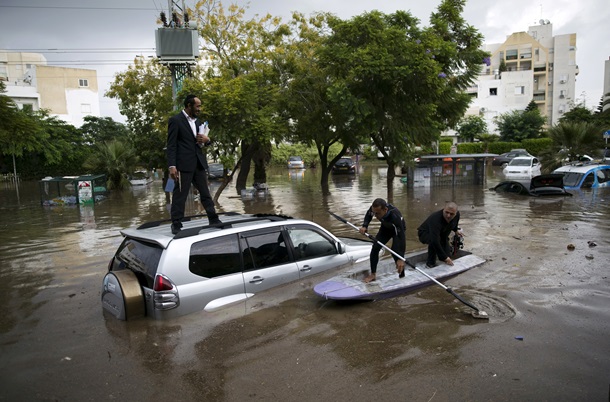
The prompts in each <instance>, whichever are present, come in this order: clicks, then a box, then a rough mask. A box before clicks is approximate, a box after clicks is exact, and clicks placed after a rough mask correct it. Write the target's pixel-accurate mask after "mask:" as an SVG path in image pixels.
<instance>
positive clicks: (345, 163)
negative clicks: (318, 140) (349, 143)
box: [332, 158, 356, 174]
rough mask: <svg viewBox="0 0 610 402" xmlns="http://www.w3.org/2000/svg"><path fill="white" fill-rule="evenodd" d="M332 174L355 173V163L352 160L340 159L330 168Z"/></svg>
mask: <svg viewBox="0 0 610 402" xmlns="http://www.w3.org/2000/svg"><path fill="white" fill-rule="evenodd" d="M332 172H333V173H335V174H336V173H356V162H354V161H353V160H352V158H341V159H339V160H338V161H337V162H335V164H334V165H333V168H332Z"/></svg>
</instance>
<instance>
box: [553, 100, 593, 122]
mask: <svg viewBox="0 0 610 402" xmlns="http://www.w3.org/2000/svg"><path fill="white" fill-rule="evenodd" d="M593 120H594V116H593V113H592V112H591V111H590V110H589V109H587V107H585V106H584V105H583V104H582V103H580V104H577V105H575V106H574V107H573V108H572V109H570V110H568V111H567V112H565V113H564V114H563V115H562V116H561V117H560V118H559V122H558V123H559V124H563V123H592V122H593Z"/></svg>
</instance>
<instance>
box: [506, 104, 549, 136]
mask: <svg viewBox="0 0 610 402" xmlns="http://www.w3.org/2000/svg"><path fill="white" fill-rule="evenodd" d="M495 122H496V125H497V127H498V131H499V132H500V139H501V140H502V141H509V142H510V141H514V142H521V141H523V140H525V139H529V138H538V137H540V134H541V133H542V127H543V126H544V124H545V118H544V117H543V116H542V115H540V112H539V111H538V109H536V110H531V111H522V110H513V111H511V112H508V113H503V114H501V115H500V116H498V117H496V118H495Z"/></svg>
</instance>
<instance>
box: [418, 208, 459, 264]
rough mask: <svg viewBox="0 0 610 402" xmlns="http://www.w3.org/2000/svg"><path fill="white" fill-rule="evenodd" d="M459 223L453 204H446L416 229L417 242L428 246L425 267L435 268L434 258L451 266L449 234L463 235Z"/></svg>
mask: <svg viewBox="0 0 610 402" xmlns="http://www.w3.org/2000/svg"><path fill="white" fill-rule="evenodd" d="M459 223H460V213H459V212H458V206H457V204H456V203H455V202H448V203H447V205H445V208H443V209H441V210H440V211H436V212H433V213H432V214H430V216H429V217H428V219H426V220H425V221H424V223H422V224H421V225H420V226H419V227H418V228H417V235H418V237H419V241H421V242H422V243H424V244H427V245H428V259H427V261H426V266H427V267H428V268H433V267H435V266H436V258H437V257H438V259H439V260H440V261H443V262H444V263H445V264H447V265H453V260H451V257H449V255H450V254H451V252H450V250H449V234H450V233H451V231H454V232H455V233H456V234H458V235H463V233H462V230H461V229H460V228H459V227H458V224H459Z"/></svg>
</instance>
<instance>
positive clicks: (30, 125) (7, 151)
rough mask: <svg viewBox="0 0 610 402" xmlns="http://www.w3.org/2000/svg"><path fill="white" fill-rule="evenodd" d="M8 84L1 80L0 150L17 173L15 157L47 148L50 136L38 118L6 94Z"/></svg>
mask: <svg viewBox="0 0 610 402" xmlns="http://www.w3.org/2000/svg"><path fill="white" fill-rule="evenodd" d="M5 92H6V86H5V85H4V82H3V81H0V150H1V151H0V152H2V155H7V156H10V157H11V158H12V161H13V173H14V174H15V176H16V175H17V165H16V163H15V159H16V158H18V157H21V156H23V154H24V153H27V152H32V151H35V150H37V149H43V150H44V149H45V148H44V147H43V146H44V145H46V144H45V140H46V139H47V138H48V137H49V136H48V134H47V133H46V132H45V131H44V130H42V127H41V125H40V124H37V123H38V120H37V119H36V118H35V117H34V116H33V114H32V113H31V112H30V111H28V110H20V109H19V108H18V107H17V104H16V103H15V102H14V101H13V100H12V99H11V98H9V97H8V96H6V95H4V93H5Z"/></svg>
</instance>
